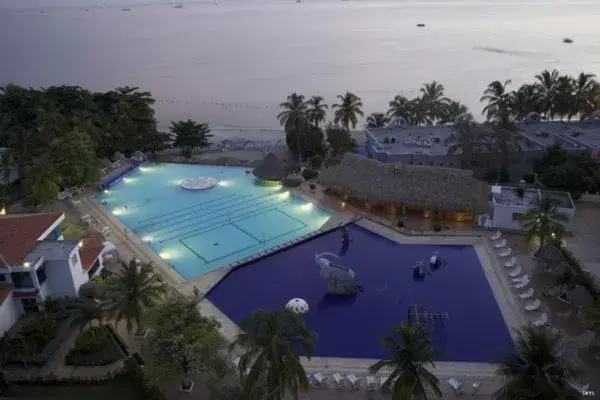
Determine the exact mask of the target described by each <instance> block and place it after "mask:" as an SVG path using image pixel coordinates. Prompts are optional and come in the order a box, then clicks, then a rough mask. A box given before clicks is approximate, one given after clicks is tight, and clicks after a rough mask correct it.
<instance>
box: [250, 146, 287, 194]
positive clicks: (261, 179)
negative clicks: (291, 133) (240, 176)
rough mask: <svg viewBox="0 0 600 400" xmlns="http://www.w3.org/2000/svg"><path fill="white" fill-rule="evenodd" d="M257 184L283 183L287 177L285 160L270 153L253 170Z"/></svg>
mask: <svg viewBox="0 0 600 400" xmlns="http://www.w3.org/2000/svg"><path fill="white" fill-rule="evenodd" d="M252 174H253V175H254V176H255V177H256V180H255V182H256V184H258V185H265V186H272V185H279V184H281V180H282V179H283V178H285V162H284V161H283V160H282V159H280V158H279V157H277V156H276V155H275V154H273V153H269V154H268V155H267V156H266V157H265V158H263V160H262V161H261V162H260V164H258V165H257V166H256V167H255V168H254V169H253V170H252Z"/></svg>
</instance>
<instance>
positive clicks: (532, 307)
mask: <svg viewBox="0 0 600 400" xmlns="http://www.w3.org/2000/svg"><path fill="white" fill-rule="evenodd" d="M541 304H542V303H540V301H539V300H538V299H535V300H533V301H532V302H531V303H529V304H527V305H526V306H525V310H527V311H535V310H538V309H539V308H540V305H541Z"/></svg>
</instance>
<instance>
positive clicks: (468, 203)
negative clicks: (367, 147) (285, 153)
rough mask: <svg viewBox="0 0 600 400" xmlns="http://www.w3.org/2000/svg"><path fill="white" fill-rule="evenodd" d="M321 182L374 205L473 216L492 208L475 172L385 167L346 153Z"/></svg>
mask: <svg viewBox="0 0 600 400" xmlns="http://www.w3.org/2000/svg"><path fill="white" fill-rule="evenodd" d="M318 180H319V182H320V183H321V184H322V185H323V186H325V187H326V188H329V189H333V190H334V191H336V192H338V193H342V194H344V195H346V196H348V197H350V198H354V199H357V200H359V201H362V202H365V203H368V204H371V205H385V206H387V205H402V206H406V207H409V208H413V209H416V210H432V211H433V210H437V211H455V212H470V213H473V214H475V213H480V212H486V211H487V209H488V207H489V206H488V203H487V199H488V195H489V186H488V184H487V183H485V182H483V181H480V180H478V179H475V178H474V177H473V173H472V171H466V170H460V169H454V168H443V167H429V166H421V165H407V164H402V163H396V164H384V163H382V162H379V161H377V160H373V159H370V158H366V157H361V156H359V155H356V154H352V153H346V155H344V158H343V159H342V161H341V162H340V163H339V164H337V165H335V166H333V167H330V168H327V169H325V170H324V171H322V172H321V174H320V175H319V178H318Z"/></svg>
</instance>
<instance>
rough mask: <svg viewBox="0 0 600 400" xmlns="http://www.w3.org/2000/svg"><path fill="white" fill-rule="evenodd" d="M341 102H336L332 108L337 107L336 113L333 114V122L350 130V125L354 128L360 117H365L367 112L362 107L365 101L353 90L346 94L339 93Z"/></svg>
mask: <svg viewBox="0 0 600 400" xmlns="http://www.w3.org/2000/svg"><path fill="white" fill-rule="evenodd" d="M337 98H338V100H339V101H340V103H339V104H334V105H333V106H332V108H335V109H336V110H335V113H334V116H333V122H334V123H335V124H340V125H342V126H343V127H344V128H346V129H347V130H350V125H352V129H354V128H356V123H357V122H358V117H359V116H360V117H363V116H364V115H365V114H364V113H363V112H362V110H361V107H362V106H363V103H362V101H361V99H360V97H358V96H357V95H355V94H354V93H351V92H346V94H345V95H343V96H342V95H341V94H340V95H338V96H337Z"/></svg>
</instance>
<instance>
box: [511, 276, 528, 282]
mask: <svg viewBox="0 0 600 400" xmlns="http://www.w3.org/2000/svg"><path fill="white" fill-rule="evenodd" d="M525 280H527V281H528V280H529V275H527V274H525V275H522V276H519V277H517V278H512V279H511V281H513V282H514V283H519V282H523V281H525Z"/></svg>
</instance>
